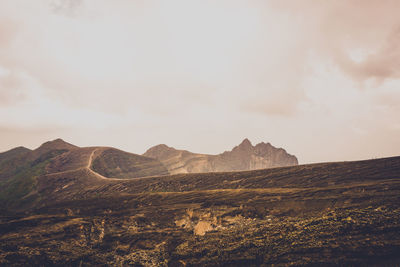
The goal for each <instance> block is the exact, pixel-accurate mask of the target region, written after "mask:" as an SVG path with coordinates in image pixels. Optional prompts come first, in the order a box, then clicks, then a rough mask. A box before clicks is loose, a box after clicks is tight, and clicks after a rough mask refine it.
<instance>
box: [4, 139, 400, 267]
mask: <svg viewBox="0 0 400 267" xmlns="http://www.w3.org/2000/svg"><path fill="white" fill-rule="evenodd" d="M53 142H54V141H53ZM109 149H110V148H101V147H96V148H77V147H70V146H69V145H68V144H64V142H62V141H56V142H55V143H52V142H50V143H48V144H47V145H46V146H45V148H41V151H39V152H38V151H37V150H36V151H35V150H34V151H35V152H34V151H30V150H26V149H18V150H17V151H12V152H7V153H8V154H7V155H4V154H0V166H1V169H0V170H1V176H0V177H1V180H0V196H1V197H2V201H1V203H2V204H1V209H0V266H93V265H96V266H109V265H111V266H272V265H273V266H398V265H399V264H400V207H399V203H400V157H393V158H384V159H375V160H366V161H356V162H335V163H321V164H309V165H299V166H290V167H279V168H270V169H263V170H253V171H242V172H214V173H193V174H175V175H165V176H152V177H147V178H135V179H124V178H126V177H124V174H123V173H124V172H126V173H127V174H129V176H131V175H132V173H134V172H133V171H134V170H135V168H133V167H132V166H141V165H143V166H146V167H148V166H153V167H151V168H149V169H151V170H153V169H154V166H158V167H157V168H159V166H160V165H157V164H156V162H152V161H149V159H148V158H140V157H141V156H138V155H130V154H129V155H126V154H123V155H122V156H121V157H116V154H115V153H117V152H115V151H114V150H112V151H111V152H110V151H108V150H109ZM105 151H108V152H105ZM117 154H118V153H117ZM99 157H100V158H99ZM6 158H8V159H6ZM11 159H12V160H11ZM27 159H29V160H28V163H25V165H19V164H20V163H22V162H25V161H24V160H27ZM96 159H99V162H97V163H96ZM128 162H132V164H133V165H132V166H131V165H129V164H128ZM17 163H18V164H17ZM138 164H140V165H138ZM161 166H162V165H161ZM157 171H158V170H157ZM164 171H165V169H164ZM106 172H107V173H106ZM10 173H12V176H9V175H10ZM105 175H111V176H113V177H111V176H110V177H108V176H105Z"/></svg>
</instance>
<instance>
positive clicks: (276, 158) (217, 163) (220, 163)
mask: <svg viewBox="0 0 400 267" xmlns="http://www.w3.org/2000/svg"><path fill="white" fill-rule="evenodd" d="M142 155H143V156H146V157H150V158H155V159H158V160H160V161H161V162H162V163H163V164H164V165H165V166H166V167H167V169H168V171H169V172H170V173H171V174H178V173H194V172H220V171H245V170H255V169H264V168H272V167H284V166H293V165H298V160H297V158H296V156H294V155H291V154H289V153H287V152H286V150H285V149H283V148H276V147H274V146H272V145H271V144H270V143H264V142H261V143H258V144H257V145H255V146H253V145H252V143H251V142H250V140H249V139H247V138H245V139H244V140H243V141H242V142H241V143H240V144H239V145H237V146H235V147H234V148H233V149H232V150H231V151H225V152H223V153H220V154H217V155H210V154H199V153H193V152H190V151H187V150H179V149H175V148H173V147H169V146H167V145H165V144H160V145H156V146H153V147H151V148H149V149H148V150H147V151H146V152H145V153H144V154H142Z"/></svg>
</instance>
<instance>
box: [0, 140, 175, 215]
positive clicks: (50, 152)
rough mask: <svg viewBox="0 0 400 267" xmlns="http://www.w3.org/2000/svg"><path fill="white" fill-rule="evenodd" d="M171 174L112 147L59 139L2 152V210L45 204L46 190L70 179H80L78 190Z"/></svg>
mask: <svg viewBox="0 0 400 267" xmlns="http://www.w3.org/2000/svg"><path fill="white" fill-rule="evenodd" d="M168 174H169V173H168V170H167V169H166V168H165V167H164V166H163V165H162V163H160V162H159V161H158V160H156V159H152V158H148V157H144V156H141V155H136V154H132V153H128V152H124V151H121V150H118V149H115V148H110V147H83V148H81V147H77V146H75V145H72V144H69V143H67V142H65V141H63V140H62V139H56V140H53V141H49V142H46V143H44V144H42V145H41V146H40V147H38V148H37V149H35V150H29V149H27V148H22V147H19V148H15V149H12V150H10V151H7V152H3V153H0V208H1V207H7V206H10V207H17V206H18V207H25V206H26V205H28V206H32V205H36V204H37V202H38V201H42V202H43V201H44V202H46V201H45V200H46V199H49V196H47V195H46V193H45V195H43V192H45V191H43V190H44V188H47V189H46V190H48V189H49V186H51V185H54V184H57V183H58V182H59V181H60V180H65V179H67V178H66V177H67V176H68V177H69V176H73V177H77V178H79V179H78V182H77V183H75V184H74V186H75V187H79V186H82V185H83V181H86V182H87V183H88V184H87V185H88V186H90V185H95V184H99V180H105V179H110V178H118V179H132V178H138V177H144V176H153V175H158V176H159V175H168ZM53 189H54V188H53ZM51 190H52V189H51Z"/></svg>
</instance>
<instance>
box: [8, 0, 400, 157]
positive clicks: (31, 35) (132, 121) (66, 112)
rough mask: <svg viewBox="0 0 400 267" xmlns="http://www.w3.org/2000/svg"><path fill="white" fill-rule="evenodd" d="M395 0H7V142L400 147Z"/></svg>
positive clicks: (347, 150)
mask: <svg viewBox="0 0 400 267" xmlns="http://www.w3.org/2000/svg"><path fill="white" fill-rule="evenodd" d="M399 10H400V1H398V0H393V1H391V0H368V1H365V0H343V1H340V0H332V1H330V0H326V1H318V0H296V1H291V0H270V1H267V0H198V1H197V0H168V1H163V0H159V1H157V0H112V1H111V0H57V1H56V0H37V1H32V0H1V1H0V151H4V150H8V149H10V148H12V147H15V146H19V145H23V146H26V147H29V148H35V147H37V146H39V145H40V144H41V143H43V142H44V141H47V140H51V139H55V138H58V137H60V138H63V139H64V140H66V141H68V142H71V143H74V144H76V145H79V146H91V145H107V146H114V147H117V148H120V149H124V150H127V151H130V152H134V153H143V152H144V151H145V150H146V149H147V148H149V147H150V146H152V145H156V144H159V143H165V144H168V145H170V146H174V147H176V148H181V149H188V150H191V151H194V152H202V153H219V152H222V151H224V150H229V149H231V148H232V147H233V146H234V145H236V144H238V143H240V142H241V140H242V139H243V138H245V137H247V138H249V139H250V140H251V141H252V142H253V143H254V144H255V143H258V142H261V141H265V142H271V143H272V144H273V145H275V146H279V147H284V148H285V149H286V150H287V151H288V152H289V153H292V154H295V155H296V156H297V157H298V158H299V161H300V163H309V162H319V161H337V160H356V159H369V158H376V157H384V156H393V155H400V16H399V15H398V13H399Z"/></svg>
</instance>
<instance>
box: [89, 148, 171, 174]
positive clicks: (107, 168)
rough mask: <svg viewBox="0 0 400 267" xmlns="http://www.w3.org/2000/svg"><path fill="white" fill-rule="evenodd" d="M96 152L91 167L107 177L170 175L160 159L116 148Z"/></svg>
mask: <svg viewBox="0 0 400 267" xmlns="http://www.w3.org/2000/svg"><path fill="white" fill-rule="evenodd" d="M96 154H97V155H96V156H95V158H94V160H93V161H92V164H91V166H89V167H91V168H92V169H93V171H95V172H97V173H99V174H101V175H103V176H105V177H113V178H114V177H115V178H137V177H145V176H154V175H168V171H167V169H166V168H165V167H164V166H163V165H162V164H161V163H160V162H159V161H158V160H155V159H152V158H148V157H144V156H140V155H136V154H132V153H127V152H124V151H121V150H118V149H114V148H105V149H101V150H99V151H98V152H97V153H96Z"/></svg>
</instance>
